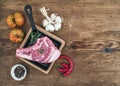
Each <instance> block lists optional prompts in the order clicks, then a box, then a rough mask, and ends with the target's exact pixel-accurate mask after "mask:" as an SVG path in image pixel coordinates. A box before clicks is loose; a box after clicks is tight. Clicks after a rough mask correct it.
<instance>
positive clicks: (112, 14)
mask: <svg viewBox="0 0 120 86" xmlns="http://www.w3.org/2000/svg"><path fill="white" fill-rule="evenodd" d="M26 4H31V5H32V7H33V17H34V20H35V23H36V24H37V25H40V26H41V23H42V20H43V19H44V16H43V15H42V14H41V12H40V11H39V9H40V8H41V7H43V6H45V7H46V8H50V10H49V14H50V13H58V14H59V15H60V16H63V18H64V22H63V26H62V29H61V30H60V31H58V32H54V33H53V34H55V35H56V36H58V37H60V38H62V39H64V40H65V41H66V46H65V47H64V49H63V51H62V54H64V55H68V56H70V57H71V58H72V59H73V61H74V70H73V72H72V73H71V74H70V75H69V76H67V77H61V78H60V79H59V80H56V79H57V78H58V77H59V75H60V74H59V73H58V71H57V70H56V69H55V67H53V68H52V70H51V71H50V73H49V74H48V75H45V74H43V73H41V72H39V71H38V70H36V69H34V68H33V67H31V66H29V65H27V64H25V63H24V62H22V61H20V60H19V59H17V58H15V50H16V48H18V47H19V45H20V44H14V43H12V42H10V41H9V38H8V37H9V32H10V30H11V29H10V28H9V27H8V26H7V25H6V22H5V20H6V17H7V16H8V15H9V14H11V13H13V12H15V11H20V12H22V13H23V14H24V17H25V24H24V26H23V27H21V29H23V30H24V32H25V33H27V31H28V29H29V27H30V24H29V22H28V18H27V16H26V14H25V12H24V6H25V5H26ZM0 11H1V12H0V86H120V57H119V56H120V52H119V50H117V51H113V52H111V53H104V52H102V49H103V48H105V47H110V48H117V49H119V48H120V1H119V0H0ZM16 63H22V64H24V65H26V67H27V68H28V71H29V72H28V76H27V77H26V78H25V80H23V81H20V82H16V81H14V80H13V79H12V78H11V76H10V69H11V67H12V66H13V65H15V64H16Z"/></svg>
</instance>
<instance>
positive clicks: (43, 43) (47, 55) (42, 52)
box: [16, 37, 61, 63]
mask: <svg viewBox="0 0 120 86" xmlns="http://www.w3.org/2000/svg"><path fill="white" fill-rule="evenodd" d="M60 54H61V52H60V51H59V50H58V49H57V47H55V45H54V44H53V42H52V41H51V40H50V39H49V38H48V37H42V38H39V39H37V42H36V43H35V44H34V45H33V46H30V47H27V48H18V49H17V50H16V56H17V57H18V58H25V59H28V60H32V61H37V62H40V63H50V62H53V61H55V60H57V59H58V57H59V56H60Z"/></svg>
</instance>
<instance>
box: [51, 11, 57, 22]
mask: <svg viewBox="0 0 120 86" xmlns="http://www.w3.org/2000/svg"><path fill="white" fill-rule="evenodd" d="M50 18H51V20H52V21H54V20H55V18H56V15H55V14H54V13H52V14H51V15H50Z"/></svg>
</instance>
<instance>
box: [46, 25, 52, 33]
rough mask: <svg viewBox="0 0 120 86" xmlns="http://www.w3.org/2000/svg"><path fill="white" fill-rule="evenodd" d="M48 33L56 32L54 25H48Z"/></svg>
mask: <svg viewBox="0 0 120 86" xmlns="http://www.w3.org/2000/svg"><path fill="white" fill-rule="evenodd" d="M45 30H46V31H50V32H53V31H54V26H53V25H52V24H48V25H47V26H46V28H45Z"/></svg>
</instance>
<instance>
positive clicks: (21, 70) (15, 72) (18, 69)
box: [11, 64, 27, 81]
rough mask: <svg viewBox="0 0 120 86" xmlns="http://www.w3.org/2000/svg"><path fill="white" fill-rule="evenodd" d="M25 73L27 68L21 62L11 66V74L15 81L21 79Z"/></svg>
mask: <svg viewBox="0 0 120 86" xmlns="http://www.w3.org/2000/svg"><path fill="white" fill-rule="evenodd" d="M26 75H27V69H26V67H25V66H23V65H22V64H16V65H14V66H13V67H12V68H11V76H12V78H13V79H14V80H16V81H21V80H23V79H24V78H25V77H26Z"/></svg>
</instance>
